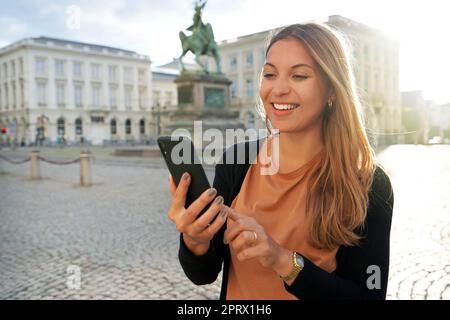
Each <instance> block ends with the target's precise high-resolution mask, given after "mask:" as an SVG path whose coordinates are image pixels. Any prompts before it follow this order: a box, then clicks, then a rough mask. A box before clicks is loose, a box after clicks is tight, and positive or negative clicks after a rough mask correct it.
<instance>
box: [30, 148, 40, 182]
mask: <svg viewBox="0 0 450 320" xmlns="http://www.w3.org/2000/svg"><path fill="white" fill-rule="evenodd" d="M30 160H31V180H39V179H40V178H41V170H40V168H39V150H31V153H30Z"/></svg>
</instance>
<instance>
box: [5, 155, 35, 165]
mask: <svg viewBox="0 0 450 320" xmlns="http://www.w3.org/2000/svg"><path fill="white" fill-rule="evenodd" d="M0 159H3V160H5V161H6V162H9V163H12V164H22V163H26V162H28V161H30V160H31V158H30V157H28V158H26V159H23V160H12V159H9V158H7V157H5V156H4V155H2V154H0Z"/></svg>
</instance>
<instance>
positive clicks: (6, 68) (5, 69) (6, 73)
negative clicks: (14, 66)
mask: <svg viewBox="0 0 450 320" xmlns="http://www.w3.org/2000/svg"><path fill="white" fill-rule="evenodd" d="M3 75H4V77H5V79H6V78H8V64H7V63H6V62H5V63H3Z"/></svg>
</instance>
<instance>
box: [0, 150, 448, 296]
mask: <svg viewBox="0 0 450 320" xmlns="http://www.w3.org/2000/svg"><path fill="white" fill-rule="evenodd" d="M0 152H1V154H3V155H6V156H8V157H11V158H14V157H15V158H23V157H24V156H25V153H24V152H25V151H23V150H22V151H21V150H20V149H18V150H16V151H8V150H2V151H0ZM57 154H58V151H57V150H53V151H52V152H50V153H47V155H48V156H54V155H57ZM379 156H380V159H381V162H382V163H383V165H384V167H385V168H386V169H387V170H388V172H389V174H390V176H391V179H392V183H393V187H394V192H395V209H394V221H393V228H392V238H391V239H392V240H391V270H390V282H389V287H388V299H450V210H449V206H450V195H449V192H448V190H449V186H450V161H449V160H450V146H432V147H430V146H401V145H400V146H393V147H390V148H388V149H386V150H385V151H384V152H382V153H381V154H380V155H379ZM91 169H92V179H93V182H94V184H93V186H91V187H88V188H83V187H80V186H79V185H78V183H79V165H78V164H74V165H67V166H56V165H50V164H46V163H41V174H42V177H43V179H42V180H39V181H31V180H29V171H30V168H29V163H27V164H22V165H12V164H8V163H5V161H3V160H0V196H1V198H0V298H1V299H91V298H95V299H217V298H218V295H219V286H220V280H217V281H216V282H215V283H214V284H212V285H208V286H200V287H199V286H195V285H193V284H192V283H190V281H189V280H187V278H186V277H185V275H184V273H183V271H182V269H181V267H180V266H179V263H178V260H177V250H178V234H177V232H176V230H175V228H174V227H173V226H172V224H171V222H170V221H169V220H168V219H167V217H166V210H167V208H168V205H169V192H168V188H167V170H166V169H165V166H164V163H163V161H162V159H160V158H145V159H124V158H121V159H119V158H112V157H106V156H105V157H102V156H99V157H98V158H96V160H95V161H94V162H93V164H92V166H91ZM207 174H208V177H209V178H210V179H212V178H213V171H212V170H211V168H209V169H208V170H207ZM73 266H75V270H76V268H79V271H80V273H81V283H80V288H79V289H76V288H75V289H74V288H73V282H72V279H73V276H74V274H73V273H72V271H73V270H74V269H73V268H74V267H73ZM218 279H220V276H219V278H218Z"/></svg>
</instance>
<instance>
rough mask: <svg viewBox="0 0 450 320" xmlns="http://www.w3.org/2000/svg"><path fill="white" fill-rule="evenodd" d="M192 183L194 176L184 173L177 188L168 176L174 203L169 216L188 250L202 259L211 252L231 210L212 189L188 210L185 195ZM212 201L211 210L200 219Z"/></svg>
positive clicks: (204, 193)
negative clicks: (212, 244)
mask: <svg viewBox="0 0 450 320" xmlns="http://www.w3.org/2000/svg"><path fill="white" fill-rule="evenodd" d="M190 182H191V177H190V176H189V174H188V173H184V174H183V176H182V178H181V180H180V183H179V185H178V187H176V185H175V182H174V181H173V178H172V176H169V188H170V192H171V194H172V203H171V205H170V209H169V211H168V213H167V216H168V217H169V219H170V220H172V222H173V223H174V224H175V226H176V228H177V230H178V231H179V232H181V233H182V234H183V240H184V242H185V244H186V246H187V247H188V249H189V250H190V251H191V252H192V253H194V254H195V255H198V256H200V255H203V254H205V253H206V252H207V251H208V249H209V245H210V241H211V239H212V238H213V236H214V235H215V234H216V233H217V232H218V231H219V230H220V228H221V227H222V226H223V225H224V223H225V222H226V221H227V213H228V207H227V206H225V205H224V204H223V197H222V196H218V197H216V194H217V191H216V189H214V188H210V189H208V190H206V191H205V192H203V194H202V195H201V196H200V197H198V198H197V199H196V200H195V201H194V202H193V203H192V204H191V205H190V206H189V207H188V208H185V207H184V205H185V202H186V193H187V190H188V187H189V184H190ZM213 199H214V201H213V202H212V203H211V205H210V207H209V208H208V210H207V211H206V212H205V213H203V214H202V215H201V216H200V217H198V216H199V214H200V212H201V211H202V210H203V209H204V208H205V207H206V206H207V205H208V204H209V203H210V202H211V201H212V200H213ZM197 217H198V218H197ZM216 217H217V218H216Z"/></svg>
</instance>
